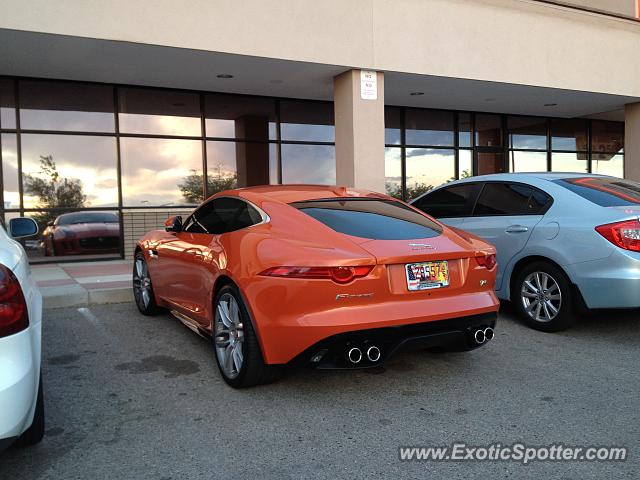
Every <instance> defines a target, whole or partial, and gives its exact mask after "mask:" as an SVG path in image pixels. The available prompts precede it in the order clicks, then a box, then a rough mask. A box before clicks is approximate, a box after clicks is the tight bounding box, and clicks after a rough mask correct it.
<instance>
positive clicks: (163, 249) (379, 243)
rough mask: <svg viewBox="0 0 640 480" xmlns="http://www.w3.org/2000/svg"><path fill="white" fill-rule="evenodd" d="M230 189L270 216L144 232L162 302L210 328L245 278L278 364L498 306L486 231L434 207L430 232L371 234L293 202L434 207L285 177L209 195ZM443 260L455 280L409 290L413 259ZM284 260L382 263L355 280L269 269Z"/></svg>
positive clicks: (247, 297) (269, 353) (264, 340)
mask: <svg viewBox="0 0 640 480" xmlns="http://www.w3.org/2000/svg"><path fill="white" fill-rule="evenodd" d="M220 197H237V198H240V199H242V200H244V201H246V202H249V204H250V205H253V206H255V207H257V208H258V209H260V210H261V211H262V212H263V213H264V214H266V215H267V216H268V219H267V220H266V221H264V222H262V223H259V224H256V225H253V226H250V227H247V228H242V229H239V230H236V231H231V232H227V233H223V234H220V235H215V234H205V233H190V232H188V231H181V232H178V233H176V232H166V231H160V230H158V231H152V232H149V233H148V234H147V235H145V236H144V237H143V238H142V239H140V241H139V243H138V247H139V249H140V250H141V251H142V252H144V255H145V257H146V259H147V263H148V265H149V273H150V276H151V278H152V280H153V284H154V294H155V296H156V301H157V303H158V304H159V305H162V306H166V307H168V308H170V309H171V310H174V311H176V312H178V313H179V314H181V315H182V316H184V317H187V318H188V319H190V320H191V321H192V322H193V324H194V326H195V327H197V328H198V329H199V330H200V331H202V332H205V333H207V332H208V333H210V332H211V329H212V323H213V319H214V316H215V311H214V305H213V301H214V297H215V294H216V285H217V284H218V283H217V282H218V281H219V280H221V279H224V281H232V282H233V283H235V284H236V285H237V286H238V288H239V290H240V292H241V294H242V296H243V298H244V301H245V303H246V305H247V308H248V310H249V312H250V314H251V316H252V321H253V323H254V326H255V329H256V331H257V334H258V338H259V342H260V346H261V349H262V354H263V357H264V360H265V362H266V363H268V364H285V363H289V362H291V361H292V360H294V359H295V358H296V357H297V356H299V355H300V354H301V353H302V352H304V351H306V350H307V349H309V348H310V347H312V346H314V345H315V344H317V343H318V342H321V341H323V340H326V339H329V338H330V337H333V336H335V335H339V334H345V333H348V332H356V331H364V330H369V329H380V328H387V327H398V326H407V325H413V324H424V323H427V322H438V321H441V320H448V319H455V318H462V317H467V316H473V315H481V314H492V313H493V314H494V313H495V312H497V310H498V305H499V304H498V300H497V298H496V296H495V294H494V284H495V274H496V270H497V269H496V268H495V267H494V268H492V269H491V270H487V268H485V267H483V266H481V265H480V264H479V263H478V262H477V261H476V260H475V258H474V257H478V256H484V255H491V254H494V253H495V249H494V248H493V247H492V246H491V245H489V244H487V243H486V242H484V241H482V240H480V239H479V238H477V237H474V236H472V235H469V234H462V235H461V234H459V233H457V232H455V231H454V230H452V229H450V228H448V227H446V226H444V225H442V224H439V223H437V222H436V221H434V220H433V219H431V218H430V217H427V219H428V220H429V221H430V222H433V223H434V224H435V225H437V227H439V228H440V229H441V230H442V231H441V233H439V234H437V235H435V236H432V237H430V238H424V239H422V238H416V239H411V240H402V239H401V240H382V239H370V238H361V237H357V236H353V235H348V234H344V233H340V232H338V231H336V230H334V229H332V228H330V227H329V226H327V225H326V224H325V223H323V222H321V221H319V220H316V219H315V218H313V217H312V216H311V215H309V214H307V213H305V211H303V210H304V209H300V208H296V207H295V206H292V205H290V204H291V203H294V202H308V201H314V200H320V199H322V200H325V199H333V200H340V199H344V200H350V201H351V200H353V199H359V200H363V199H364V200H367V199H370V200H381V201H384V202H394V204H396V203H400V205H401V206H402V208H403V209H405V210H406V211H407V212H410V213H411V214H412V215H413V213H412V212H413V211H415V212H418V213H419V214H420V215H421V216H422V217H426V215H425V214H423V213H422V212H419V211H418V210H415V209H413V208H412V207H409V206H407V205H406V204H404V203H402V202H397V201H396V200H395V199H392V198H391V197H387V196H386V195H381V194H377V193H373V192H368V191H364V190H357V189H350V188H343V187H321V186H312V185H292V186H284V185H277V186H265V187H253V188H246V189H238V190H232V191H227V192H221V193H219V194H217V195H214V196H213V197H211V198H210V199H209V200H208V201H210V200H212V199H216V198H220ZM169 226H170V225H169ZM411 245H413V246H411ZM416 245H417V246H416ZM422 248H424V249H422ZM443 260H446V261H447V262H448V269H449V284H448V285H447V286H445V287H442V288H433V289H427V290H420V291H409V289H408V287H407V282H408V280H407V275H408V274H407V270H406V267H405V265H406V264H408V263H422V262H430V261H443ZM283 266H284V267H286V266H295V267H355V266H370V267H371V268H372V270H371V272H370V273H369V274H368V275H366V276H365V277H363V278H356V279H354V280H352V281H350V282H348V283H346V284H339V283H336V282H334V281H332V280H331V279H326V278H321V279H317V278H314V279H308V278H289V277H271V276H263V275H260V273H261V272H265V271H266V270H268V269H271V268H274V267H283Z"/></svg>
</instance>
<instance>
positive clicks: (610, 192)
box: [553, 177, 640, 207]
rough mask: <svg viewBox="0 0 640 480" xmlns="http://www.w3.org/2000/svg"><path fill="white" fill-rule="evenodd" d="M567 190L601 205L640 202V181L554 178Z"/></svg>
mask: <svg viewBox="0 0 640 480" xmlns="http://www.w3.org/2000/svg"><path fill="white" fill-rule="evenodd" d="M553 182H554V183H557V184H558V185H561V186H563V187H564V188H566V189H567V190H571V191H572V192H573V193H576V194H578V195H580V196H581V197H582V198H585V199H587V200H589V201H590V202H592V203H595V204H596V205H600V206H601V207H628V206H631V205H638V204H640V183H636V182H630V181H629V180H621V179H619V178H602V177H579V178H563V179H559V180H553Z"/></svg>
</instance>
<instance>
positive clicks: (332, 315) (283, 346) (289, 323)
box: [252, 289, 499, 364]
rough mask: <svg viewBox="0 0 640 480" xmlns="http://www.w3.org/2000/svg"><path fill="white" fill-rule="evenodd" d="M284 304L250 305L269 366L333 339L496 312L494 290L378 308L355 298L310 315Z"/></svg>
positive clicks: (401, 301)
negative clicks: (352, 333) (365, 331)
mask: <svg viewBox="0 0 640 480" xmlns="http://www.w3.org/2000/svg"><path fill="white" fill-rule="evenodd" d="M254 298H256V297H254ZM258 300H260V297H258ZM258 303H259V302H258ZM287 303H288V302H286V300H285V299H283V300H282V301H281V303H280V305H279V307H278V308H277V309H276V308H270V309H269V311H267V309H266V308H260V305H256V304H255V303H254V305H252V310H253V314H254V319H255V320H256V322H255V323H256V326H257V330H258V335H259V338H260V344H261V347H262V352H263V354H264V357H265V361H266V363H268V364H286V363H289V362H291V361H292V360H293V359H294V358H295V357H297V356H298V355H300V354H301V353H302V352H304V351H306V350H307V349H309V348H310V347H312V346H313V345H315V344H317V343H318V342H320V341H322V340H325V339H328V338H330V337H333V336H335V335H340V334H345V333H350V332H357V331H362V330H372V329H383V328H387V327H409V326H412V325H415V324H426V323H431V322H439V321H442V320H451V319H457V318H461V317H471V316H475V315H482V314H494V315H495V314H496V313H497V311H498V308H499V302H498V299H497V298H496V296H495V292H494V291H493V289H490V290H486V291H482V292H474V293H460V294H459V295H455V296H453V297H440V298H434V297H430V296H429V293H428V292H426V293H425V294H424V295H421V298H420V299H416V300H407V299H398V300H393V301H388V302H380V303H375V302H372V301H371V300H369V299H354V300H352V301H349V303H348V304H345V303H341V302H339V301H335V307H333V308H331V309H326V308H325V309H322V310H316V311H313V310H312V311H311V312H310V313H307V312H305V311H304V309H303V308H297V307H300V302H299V303H298V305H297V306H296V305H294V306H291V307H289V308H287ZM302 306H304V305H302ZM285 310H288V311H285Z"/></svg>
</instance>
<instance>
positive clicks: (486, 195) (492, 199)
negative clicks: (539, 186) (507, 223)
mask: <svg viewBox="0 0 640 480" xmlns="http://www.w3.org/2000/svg"><path fill="white" fill-rule="evenodd" d="M531 193H532V188H531V187H529V186H527V185H522V184H518V183H487V184H485V186H484V188H483V189H482V193H481V194H480V197H479V198H478V202H477V204H476V208H475V210H474V213H473V214H474V216H476V217H482V216H491V215H527V214H529V213H531V212H530V205H529V197H530V196H531Z"/></svg>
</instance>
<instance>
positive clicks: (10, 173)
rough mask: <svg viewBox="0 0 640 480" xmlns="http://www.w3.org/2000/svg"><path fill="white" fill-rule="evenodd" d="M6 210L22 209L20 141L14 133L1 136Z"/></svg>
mask: <svg viewBox="0 0 640 480" xmlns="http://www.w3.org/2000/svg"><path fill="white" fill-rule="evenodd" d="M0 142H1V144H2V152H1V153H2V184H3V193H4V208H20V192H19V189H18V140H17V138H16V135H15V134H14V133H3V134H2V135H0Z"/></svg>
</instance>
